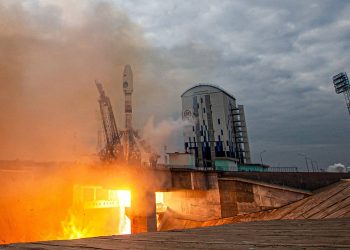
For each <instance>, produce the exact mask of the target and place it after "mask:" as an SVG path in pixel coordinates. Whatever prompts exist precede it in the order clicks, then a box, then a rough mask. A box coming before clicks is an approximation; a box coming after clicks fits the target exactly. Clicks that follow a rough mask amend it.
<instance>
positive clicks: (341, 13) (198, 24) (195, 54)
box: [115, 0, 350, 167]
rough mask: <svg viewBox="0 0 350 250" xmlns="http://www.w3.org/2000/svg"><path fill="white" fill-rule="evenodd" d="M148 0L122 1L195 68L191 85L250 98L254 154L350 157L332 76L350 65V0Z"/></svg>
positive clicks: (322, 161)
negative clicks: (206, 85)
mask: <svg viewBox="0 0 350 250" xmlns="http://www.w3.org/2000/svg"><path fill="white" fill-rule="evenodd" d="M149 2H150V3H149V4H147V5H145V4H143V1H115V3H116V4H118V5H120V6H122V7H123V8H125V9H126V10H127V12H128V14H129V16H130V18H131V19H132V20H134V21H135V22H137V23H138V24H140V25H141V26H142V27H143V29H144V32H145V37H146V38H147V39H148V40H149V41H151V44H152V45H153V46H155V47H157V48H158V49H159V50H160V51H161V53H164V55H165V56H166V57H173V58H176V60H177V62H178V63H176V64H174V65H173V66H174V67H175V68H176V70H177V71H178V72H181V71H192V72H193V74H194V75H195V77H196V80H195V82H193V83H186V84H188V85H189V86H190V85H192V84H195V83H197V82H209V83H215V84H218V85H220V86H222V87H223V88H224V89H226V90H227V91H229V92H230V93H232V94H233V95H234V96H235V97H236V98H237V100H238V101H239V102H240V103H242V104H244V105H245V107H246V116H247V120H248V129H249V139H250V142H251V148H252V153H253V157H254V159H255V161H259V160H260V159H259V158H260V156H259V154H260V152H261V151H263V150H266V153H263V159H264V161H265V162H266V163H270V164H272V165H273V166H304V165H305V163H304V160H303V158H302V157H301V156H299V155H298V153H302V154H306V155H308V156H309V157H310V158H312V159H313V160H315V161H318V163H319V165H320V167H324V166H328V164H331V163H335V162H342V163H345V164H349V165H350V116H349V115H348V113H347V110H346V105H345V101H344V98H343V96H342V95H336V94H335V92H334V88H333V86H332V81H331V77H332V75H334V74H336V73H338V72H341V71H350V56H349V54H350V16H349V13H350V2H349V1H345V0H344V1H336V0H329V1H278V0H271V1H261V0H259V1H181V2H180V1H149ZM164 84H166V83H164ZM171 89H172V87H171V88H170V86H169V91H171ZM179 101H180V100H179ZM171 111H172V112H176V110H171Z"/></svg>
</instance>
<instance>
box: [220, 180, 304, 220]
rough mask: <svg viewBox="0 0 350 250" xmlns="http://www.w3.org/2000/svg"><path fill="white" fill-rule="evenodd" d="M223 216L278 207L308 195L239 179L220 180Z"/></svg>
mask: <svg viewBox="0 0 350 250" xmlns="http://www.w3.org/2000/svg"><path fill="white" fill-rule="evenodd" d="M219 190H220V202H221V217H222V218H225V217H230V216H235V215H239V214H245V213H252V212H258V211H262V210H267V209H271V208H277V207H281V206H284V205H286V204H289V203H292V202H294V201H297V200H300V199H303V198H304V197H306V196H308V194H307V193H303V192H298V191H297V190H290V189H284V188H279V187H276V186H268V185H261V184H258V183H257V184H254V183H250V182H245V181H237V180H229V179H226V180H223V179H220V180H219Z"/></svg>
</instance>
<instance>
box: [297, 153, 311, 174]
mask: <svg viewBox="0 0 350 250" xmlns="http://www.w3.org/2000/svg"><path fill="white" fill-rule="evenodd" d="M298 155H300V156H302V157H305V163H306V168H307V171H308V172H310V170H309V164H308V163H307V155H304V154H298Z"/></svg>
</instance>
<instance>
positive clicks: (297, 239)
mask: <svg viewBox="0 0 350 250" xmlns="http://www.w3.org/2000/svg"><path fill="white" fill-rule="evenodd" d="M260 248H264V249H350V218H338V219H323V220H274V221H255V222H247V223H236V224H226V225H221V226H213V227H202V228H196V229H186V230H175V231H168V232H155V233H142V234H136V235H120V236H109V237H96V238H88V239H79V240H65V241H48V242H35V243H23V244H11V245H3V246H0V249H9V250H11V249H40V250H46V249H47V250H48V249H79V250H80V249H260Z"/></svg>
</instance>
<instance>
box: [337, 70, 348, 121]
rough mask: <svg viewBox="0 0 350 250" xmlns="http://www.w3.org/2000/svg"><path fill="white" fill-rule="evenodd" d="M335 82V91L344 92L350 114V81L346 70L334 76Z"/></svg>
mask: <svg viewBox="0 0 350 250" xmlns="http://www.w3.org/2000/svg"><path fill="white" fill-rule="evenodd" d="M333 84H334V88H335V93H337V94H341V93H344V97H345V102H346V106H347V108H348V112H349V115H350V83H349V78H348V76H347V74H346V72H341V73H339V74H337V75H335V76H333Z"/></svg>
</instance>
